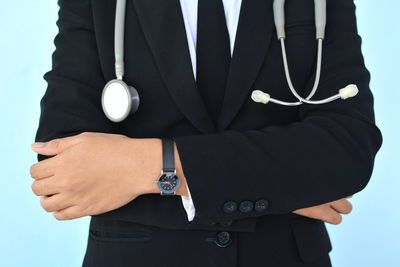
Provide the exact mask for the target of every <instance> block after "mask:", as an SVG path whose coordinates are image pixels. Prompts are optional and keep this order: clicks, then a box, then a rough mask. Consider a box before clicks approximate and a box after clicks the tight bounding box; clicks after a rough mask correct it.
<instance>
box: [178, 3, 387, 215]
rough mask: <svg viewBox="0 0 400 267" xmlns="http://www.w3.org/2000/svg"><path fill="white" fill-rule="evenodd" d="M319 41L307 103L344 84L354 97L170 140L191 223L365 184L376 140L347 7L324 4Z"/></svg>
mask: <svg viewBox="0 0 400 267" xmlns="http://www.w3.org/2000/svg"><path fill="white" fill-rule="evenodd" d="M326 34H327V35H326V39H325V42H324V50H323V51H324V54H323V62H322V63H323V64H322V74H321V83H320V86H319V88H318V91H317V93H316V94H315V96H314V97H313V99H321V98H325V97H329V96H331V95H334V94H336V93H337V92H338V90H339V89H340V88H342V87H344V86H346V85H347V84H350V83H355V84H357V85H358V88H359V93H358V95H357V96H355V97H353V98H351V99H347V100H336V101H334V102H331V103H328V104H323V105H308V104H303V105H301V106H300V107H299V120H298V121H296V122H293V123H290V124H287V125H266V126H265V127H261V128H259V129H254V130H245V131H238V130H226V131H224V132H220V133H215V134H207V135H193V136H185V137H175V142H176V145H177V148H178V152H179V155H180V158H181V163H182V168H183V172H184V174H185V177H186V179H187V184H188V187H189V188H190V191H191V196H192V199H193V202H194V205H195V206H196V214H195V217H194V221H196V220H200V221H213V220H219V219H233V220H236V219H241V218H245V217H257V216H263V215H266V214H279V213H289V212H292V211H294V210H296V209H299V208H305V207H310V206H314V205H319V204H322V203H327V202H330V201H333V200H337V199H340V198H343V197H346V196H349V195H352V194H355V193H357V192H359V191H361V190H362V189H363V188H364V187H365V186H366V185H367V183H368V182H369V180H370V177H371V174H372V170H373V165H374V158H375V155H376V153H377V151H378V150H379V148H380V147H381V144H382V134H381V132H380V130H379V128H378V127H377V126H376V125H375V118H374V110H373V95H372V93H371V91H370V88H369V81H370V74H369V72H368V70H367V69H366V67H365V65H364V59H363V55H362V53H361V38H360V36H359V35H358V32H357V27H356V17H355V6H354V3H353V1H352V0H335V1H329V2H328V28H327V32H326ZM313 81H314V77H311V78H310V82H309V84H312V82H313ZM249 97H250V96H249ZM270 105H274V104H270ZM232 203H233V204H232Z"/></svg>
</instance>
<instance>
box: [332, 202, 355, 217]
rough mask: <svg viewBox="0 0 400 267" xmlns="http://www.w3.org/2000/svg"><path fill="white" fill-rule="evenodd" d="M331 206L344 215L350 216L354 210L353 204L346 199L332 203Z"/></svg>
mask: <svg viewBox="0 0 400 267" xmlns="http://www.w3.org/2000/svg"><path fill="white" fill-rule="evenodd" d="M330 206H331V207H332V208H333V209H335V210H336V211H337V212H340V213H344V214H349V213H350V212H351V210H352V209H353V207H352V205H351V203H350V202H349V201H347V200H346V199H344V198H343V199H339V200H336V201H333V202H331V203H330Z"/></svg>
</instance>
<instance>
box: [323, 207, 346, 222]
mask: <svg viewBox="0 0 400 267" xmlns="http://www.w3.org/2000/svg"><path fill="white" fill-rule="evenodd" d="M322 220H323V221H324V222H327V223H330V224H340V223H341V222H342V215H340V213H338V212H337V211H336V210H334V209H332V208H330V207H329V208H327V209H326V210H325V212H324V214H323V217H322Z"/></svg>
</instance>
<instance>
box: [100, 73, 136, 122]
mask: <svg viewBox="0 0 400 267" xmlns="http://www.w3.org/2000/svg"><path fill="white" fill-rule="evenodd" d="M101 106H102V108H103V111H104V114H105V115H106V117H107V118H108V119H109V120H111V121H113V122H121V121H123V120H124V119H125V118H126V117H128V115H130V114H133V113H135V112H136V111H137V109H138V108H139V93H138V91H137V90H136V89H135V88H134V87H133V86H128V85H127V84H126V83H125V82H124V81H122V80H119V79H114V80H111V81H109V82H108V83H107V84H106V85H105V86H104V89H103V93H102V95H101Z"/></svg>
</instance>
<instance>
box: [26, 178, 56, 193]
mask: <svg viewBox="0 0 400 267" xmlns="http://www.w3.org/2000/svg"><path fill="white" fill-rule="evenodd" d="M32 191H33V193H34V194H35V195H37V196H45V195H52V194H57V193H60V186H59V185H58V181H57V180H56V177H55V176H51V177H49V178H44V179H40V180H36V181H34V182H33V183H32Z"/></svg>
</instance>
